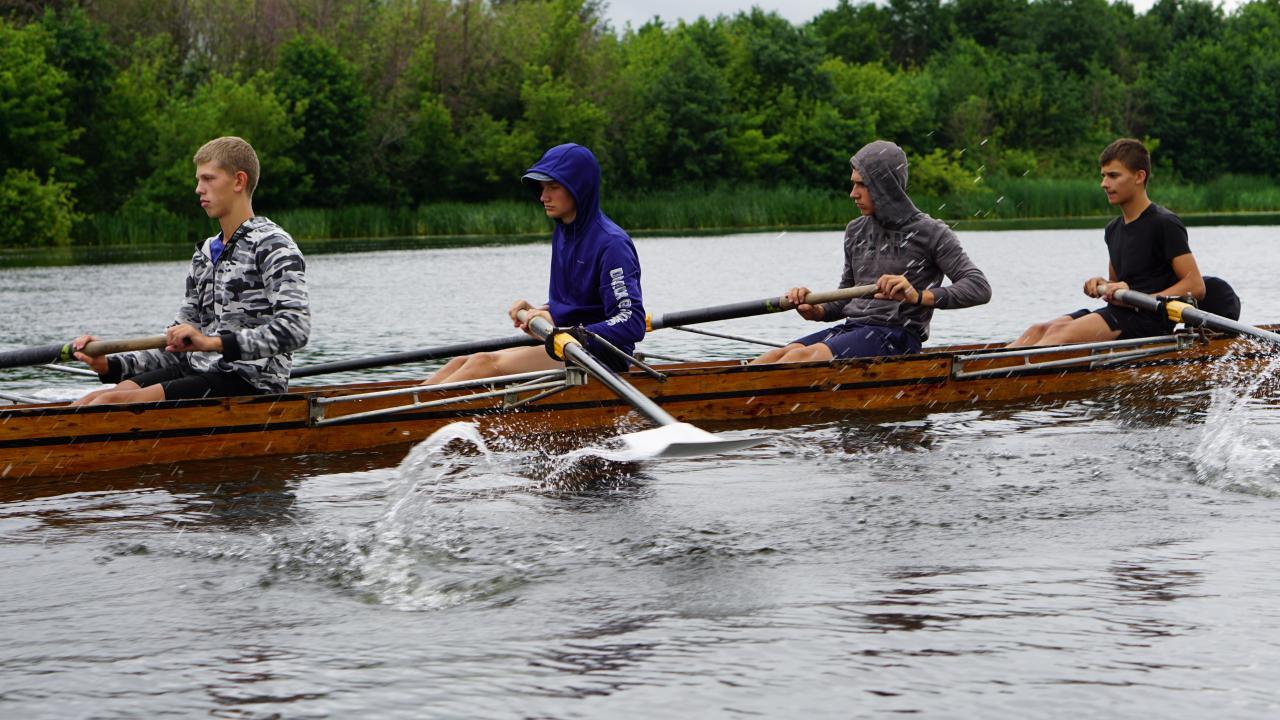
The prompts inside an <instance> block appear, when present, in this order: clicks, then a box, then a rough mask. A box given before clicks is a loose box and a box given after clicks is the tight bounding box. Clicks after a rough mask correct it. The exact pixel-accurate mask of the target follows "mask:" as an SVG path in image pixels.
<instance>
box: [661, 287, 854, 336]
mask: <svg viewBox="0 0 1280 720" xmlns="http://www.w3.org/2000/svg"><path fill="white" fill-rule="evenodd" d="M875 294H876V286H875V285H856V286H854V287H847V288H841V289H840V290H831V291H829V292H811V293H809V294H808V295H806V296H805V298H804V302H805V304H806V305H820V304H822V303H828V302H833V301H835V300H852V299H853V298H862V297H868V296H871V295H875ZM794 307H795V305H793V304H792V303H791V301H790V300H788V299H787V297H786V296H785V295H782V296H779V297H771V298H764V299H761V300H748V301H746V302H738V303H730V304H729V305H716V306H714V307H709V308H699V309H697V310H683V311H679V312H669V313H666V314H664V315H660V316H658V317H656V318H655V317H653V316H649V317H648V318H647V320H648V329H649V330H660V329H662V328H669V327H676V326H679V325H693V324H695V323H705V322H715V321H717V320H734V319H736V318H744V317H751V316H753V315H768V314H770V313H776V312H782V311H784V310H791V309H792V308H794Z"/></svg>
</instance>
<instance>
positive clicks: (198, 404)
mask: <svg viewBox="0 0 1280 720" xmlns="http://www.w3.org/2000/svg"><path fill="white" fill-rule="evenodd" d="M1260 327H1263V328H1267V327H1273V326H1265V325H1264V326H1260ZM1275 327H1280V326H1275ZM1176 334H1178V335H1183V334H1188V335H1196V334H1197V333H1196V332H1195V331H1188V330H1182V331H1179V332H1178V333H1176ZM1163 337H1167V336H1161V337H1157V338H1152V340H1153V341H1154V340H1158V339H1162V338H1163ZM1210 338H1211V340H1232V339H1235V338H1233V337H1232V336H1227V335H1222V334H1214V335H1211V336H1210ZM1004 347H1005V345H1003V344H1000V343H964V344H955V345H946V346H942V347H939V348H925V349H924V350H923V351H922V352H919V353H912V354H908V355H888V356H878V357H867V358H843V359H833V360H813V361H808V362H798V363H765V364H758V365H753V364H747V363H746V362H744V361H742V360H732V359H731V360H707V361H697V362H685V363H670V364H663V365H657V366H655V367H656V368H658V369H659V370H660V372H662V373H663V374H664V375H666V376H671V377H677V378H678V377H696V376H699V375H708V374H713V373H714V374H718V375H733V374H738V373H761V372H779V371H796V370H811V369H817V368H822V369H828V370H831V371H833V372H834V373H837V374H838V373H842V372H844V371H846V370H848V369H850V368H854V367H859V366H861V367H865V368H870V367H874V366H877V365H881V366H884V365H898V364H903V363H917V362H922V361H929V362H937V361H938V360H939V359H941V358H945V359H946V361H947V364H948V366H950V365H951V363H952V362H954V360H955V358H956V356H960V355H964V354H967V353H973V352H982V351H990V350H998V349H1002V348H1004ZM1057 347H1059V348H1061V350H1060V351H1061V352H1063V353H1072V352H1078V353H1080V354H1081V355H1082V356H1087V355H1088V354H1089V351H1088V350H1084V349H1081V350H1075V349H1074V348H1073V346H1072V345H1061V346H1057ZM1194 347H1195V346H1193V347H1192V348H1187V349H1183V350H1171V351H1170V352H1178V353H1184V355H1183V356H1181V357H1177V358H1164V359H1160V360H1147V361H1141V360H1140V361H1137V362H1132V363H1130V362H1124V363H1116V364H1115V365H1114V366H1110V367H1106V368H1095V367H1090V366H1089V365H1088V364H1082V365H1081V366H1080V367H1078V368H1075V367H1061V366H1059V367H1048V368H1043V369H1039V368H1036V367H1035V366H1034V364H1032V365H1030V366H1028V365H1024V364H1020V365H1015V366H1011V367H1010V368H1009V370H1010V372H1009V374H1008V375H1006V376H1003V377H1011V376H1014V375H1017V376H1030V377H1036V376H1043V375H1064V374H1067V373H1077V372H1100V371H1115V370H1122V369H1126V368H1138V367H1151V366H1158V365H1170V364H1183V363H1193V362H1209V361H1211V360H1214V359H1216V358H1217V357H1218V356H1217V355H1215V354H1204V353H1195V354H1193V355H1190V356H1186V355H1185V353H1187V351H1188V350H1192V349H1194ZM1200 347H1204V346H1203V345H1201V346H1200ZM1261 354H1262V353H1248V354H1246V355H1244V356H1243V357H1244V358H1246V359H1252V358H1255V357H1258V356H1259V355H1261ZM1009 357H1010V358H1011V359H1012V358H1014V357H1017V356H1016V355H1013V354H1010V356H1009ZM984 362H999V360H985V361H984ZM624 377H628V378H632V379H635V380H643V379H645V378H647V375H646V374H645V373H643V372H641V371H638V370H633V371H631V372H629V373H626V374H625V375H624ZM992 377H995V378H997V379H998V378H1000V377H1001V376H1000V375H998V374H997V375H994V376H986V377H955V376H954V375H953V373H952V372H951V369H950V367H948V370H947V372H946V374H944V375H937V376H934V375H928V376H922V377H915V378H897V379H893V380H877V381H869V382H851V383H839V382H835V383H833V387H832V388H822V389H817V388H815V387H814V386H813V384H807V385H804V386H795V387H787V388H769V389H767V390H765V389H760V390H754V391H752V390H743V391H721V392H715V393H699V394H693V395H670V396H663V397H662V400H663V401H664V402H684V401H690V400H704V399H714V398H733V397H741V396H744V395H748V396H749V395H752V394H768V395H773V394H785V393H788V392H790V393H804V392H830V391H831V390H833V389H838V390H846V389H849V390H852V389H866V388H875V387H892V386H894V385H904V386H905V385H919V384H931V383H937V384H941V383H947V382H954V383H967V382H976V381H989V380H991V379H992ZM420 382H421V381H419V380H414V379H397V380H376V381H369V382H360V383H351V384H345V385H317V386H300V387H297V388H291V389H290V390H289V391H287V392H284V393H271V394H266V395H238V396H231V397H220V398H192V399H183V400H158V401H152V402H146V403H123V404H104V405H89V406H76V407H73V406H71V405H69V404H68V403H66V402H56V403H45V404H40V405H14V406H9V407H0V422H5V423H7V422H10V421H12V420H18V419H23V418H37V417H53V416H59V415H92V414H104V413H122V412H123V413H129V414H132V415H142V414H145V413H147V412H151V411H164V410H168V411H175V410H185V409H194V408H202V407H205V408H208V407H218V406H231V407H234V406H237V405H246V406H248V405H260V404H264V403H265V404H271V405H277V404H281V403H310V402H311V399H312V398H313V397H317V396H320V397H340V396H342V395H347V394H356V393H362V392H370V391H379V390H394V389H401V388H410V387H413V386H414V385H416V384H419V383H420ZM458 398H459V400H465V396H464V395H462V394H459V395H458ZM623 404H625V403H624V402H623V401H621V400H617V399H614V400H612V401H610V400H593V401H588V402H571V403H547V404H539V405H532V406H528V407H527V408H520V409H518V410H506V411H504V410H502V409H501V408H486V409H476V408H464V409H463V410H461V411H440V412H431V413H410V412H408V411H406V413H405V414H403V415H400V414H397V415H396V417H407V418H409V417H411V418H421V419H430V418H445V417H457V416H459V415H478V414H490V413H494V412H524V411H531V410H538V411H553V410H560V409H576V408H580V407H584V406H594V407H609V406H616V405H623ZM368 421H370V422H378V421H380V419H379V418H370V419H369V420H368ZM364 422H365V421H360V420H353V421H352V423H353V424H363V423H364ZM278 426H279V427H284V426H285V423H284V422H281V423H279V424H278ZM301 426H309V423H301ZM253 427H256V428H259V429H261V427H262V426H261V424H260V423H259V424H256V425H254V426H253ZM208 430H209V428H207V427H206V431H208ZM4 446H5V444H4V443H2V442H0V447H4Z"/></svg>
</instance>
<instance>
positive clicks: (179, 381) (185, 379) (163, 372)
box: [125, 366, 265, 400]
mask: <svg viewBox="0 0 1280 720" xmlns="http://www.w3.org/2000/svg"><path fill="white" fill-rule="evenodd" d="M125 379H126V380H130V381H132V382H134V383H136V384H137V385H138V387H148V386H151V385H159V386H160V387H162V388H164V399H165V400H193V399H199V398H207V397H234V396H236V395H261V394H263V393H264V392H265V391H264V390H259V389H258V388H256V387H254V386H252V385H250V384H249V382H248V381H247V380H245V379H244V378H242V377H240V376H239V375H237V374H236V373H233V372H217V371H213V372H200V371H198V370H192V369H191V368H185V367H180V366H173V367H166V368H160V369H159V370H151V371H150V372H144V373H142V374H140V375H134V376H133V377H131V378H125Z"/></svg>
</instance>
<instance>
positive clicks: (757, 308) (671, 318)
mask: <svg viewBox="0 0 1280 720" xmlns="http://www.w3.org/2000/svg"><path fill="white" fill-rule="evenodd" d="M875 292H876V286H875V285H859V286H857V287H850V288H844V289H841V290H833V291H830V292H811V293H809V295H808V296H807V297H806V298H805V301H806V302H807V303H808V304H810V305H814V304H818V303H825V302H832V301H834V300H849V299H852V298H859V297H867V296H869V295H874V294H875ZM793 307H795V306H794V305H792V304H791V303H790V302H789V301H788V300H787V298H786V296H781V297H772V298H764V299H762V300H750V301H747V302H740V303H733V304H730V305H717V306H715V307H708V308H698V309H695V310H683V311H679V312H670V313H667V314H665V315H661V316H659V317H657V318H654V317H653V316H650V317H648V318H647V321H648V327H647V329H648V330H649V331H653V330H658V329H661V328H669V327H677V326H681V325H694V324H696V323H706V322H715V321H717V320H733V319H735V318H743V317H749V316H752V315H768V314H769V313H776V312H782V311H783V310H790V309H792V308H793ZM537 344H538V341H537V340H534V339H533V338H531V337H529V336H528V335H515V336H512V337H505V338H494V339H491V340H476V341H473V342H465V343H455V344H453V345H440V346H437V347H431V348H423V349H421V350H406V351H404V352H398V353H391V354H389V355H375V356H373V357H367V358H357V359H354V360H336V361H334V362H327V363H317V364H315V365H306V366H303V367H296V368H294V369H293V372H291V373H290V374H289V377H290V379H297V378H305V377H312V376H315V375H327V374H329V373H336V372H347V371H351V370H368V369H369V368H375V367H384V366H387V365H404V364H407V363H414V362H425V361H427V360H440V359H442V358H449V357H457V356H459V355H470V354H472V353H478V352H494V351H496V350H506V349H507V348H513V347H522V346H526V345H537Z"/></svg>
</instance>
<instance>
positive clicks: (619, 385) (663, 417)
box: [520, 310, 680, 425]
mask: <svg viewBox="0 0 1280 720" xmlns="http://www.w3.org/2000/svg"><path fill="white" fill-rule="evenodd" d="M528 314H529V313H528V311H527V310H521V311H520V319H521V320H524V319H525V318H526V317H527V316H528ZM529 327H530V329H532V330H533V332H534V333H535V334H536V335H538V336H539V337H541V338H542V339H543V340H546V338H547V336H548V335H550V334H552V333H553V332H555V328H554V327H552V325H551V323H549V322H547V321H546V319H544V318H542V317H535V318H534V319H533V322H531V323H529ZM564 354H565V357H566V358H568V359H569V360H570V361H571V362H573V364H575V365H577V366H578V367H580V368H582V369H583V370H586V371H587V373H588V374H589V375H591V377H593V378H595V379H596V380H598V381H599V382H600V384H601V385H604V386H605V387H607V388H609V389H610V390H612V391H613V392H614V393H616V394H617V395H618V396H619V397H621V398H622V399H623V400H626V401H627V402H628V403H629V404H630V405H631V407H633V408H635V409H636V411H637V412H639V413H640V414H641V415H644V416H645V417H647V418H649V420H651V421H653V422H654V423H655V424H657V425H674V424H676V423H679V422H680V421H679V420H677V419H675V418H674V417H672V416H671V413H669V412H667V411H666V410H663V409H662V408H661V407H658V404H657V403H655V402H654V401H653V400H650V399H649V398H648V397H646V396H645V395H644V393H642V392H640V391H639V390H636V389H635V388H634V387H632V386H631V383H629V382H627V381H626V380H623V379H622V378H620V377H618V376H617V375H615V374H614V372H613V371H612V370H610V369H609V368H607V367H605V366H604V364H603V363H601V362H600V361H599V360H596V359H595V358H594V357H592V356H591V353H589V352H587V351H586V348H584V347H582V345H581V344H580V343H578V341H577V340H576V339H570V340H568V341H567V342H566V343H565V345H564Z"/></svg>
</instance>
